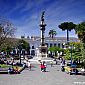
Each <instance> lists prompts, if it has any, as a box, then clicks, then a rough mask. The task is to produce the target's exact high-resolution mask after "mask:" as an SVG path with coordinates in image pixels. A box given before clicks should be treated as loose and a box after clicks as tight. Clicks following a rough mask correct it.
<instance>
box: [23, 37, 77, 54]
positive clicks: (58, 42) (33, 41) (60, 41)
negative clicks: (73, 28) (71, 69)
mask: <svg viewBox="0 0 85 85" xmlns="http://www.w3.org/2000/svg"><path fill="white" fill-rule="evenodd" d="M24 39H25V40H26V41H27V42H28V43H29V44H30V53H31V51H33V50H34V51H35V49H36V48H38V47H39V45H40V43H41V42H40V37H39V36H31V38H24ZM69 42H79V40H78V38H75V37H70V38H69ZM45 43H46V45H47V47H52V46H57V47H60V48H66V47H65V45H64V44H66V43H67V38H66V37H55V38H54V39H52V38H50V37H45Z"/></svg>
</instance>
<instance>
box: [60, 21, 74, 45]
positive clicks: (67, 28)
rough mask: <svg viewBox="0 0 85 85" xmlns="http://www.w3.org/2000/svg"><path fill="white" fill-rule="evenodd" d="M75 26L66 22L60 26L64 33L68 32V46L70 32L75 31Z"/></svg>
mask: <svg viewBox="0 0 85 85" xmlns="http://www.w3.org/2000/svg"><path fill="white" fill-rule="evenodd" d="M75 26H76V25H75V24H74V23H73V22H64V23H61V24H60V25H58V27H59V28H60V29H62V30H63V31H65V30H67V44H69V31H71V30H73V29H75Z"/></svg>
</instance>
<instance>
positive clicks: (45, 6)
mask: <svg viewBox="0 0 85 85" xmlns="http://www.w3.org/2000/svg"><path fill="white" fill-rule="evenodd" d="M42 11H45V23H46V24H47V26H46V30H45V36H48V33H49V30H51V29H54V30H56V32H57V35H56V36H57V37H62V36H63V37H66V31H62V30H61V29H59V28H58V25H60V24H61V23H63V22H73V23H75V24H79V23H80V22H82V21H85V0H0V17H4V18H6V19H7V20H9V21H10V22H12V23H13V25H14V26H15V27H16V28H17V30H16V32H15V37H20V36H23V35H25V36H40V27H39V25H40V17H41V13H42ZM69 36H70V37H77V35H75V32H74V30H72V31H71V32H70V35H69Z"/></svg>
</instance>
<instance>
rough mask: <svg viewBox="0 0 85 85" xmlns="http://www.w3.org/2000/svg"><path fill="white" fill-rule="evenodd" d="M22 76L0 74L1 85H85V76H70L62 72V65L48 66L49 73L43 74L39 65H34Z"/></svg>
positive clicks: (23, 72)
mask: <svg viewBox="0 0 85 85" xmlns="http://www.w3.org/2000/svg"><path fill="white" fill-rule="evenodd" d="M32 65H33V67H32V70H31V71H29V70H28V69H27V68H26V69H25V70H24V71H22V72H21V74H11V75H8V74H3V75H2V74H0V85H85V76H82V75H69V74H66V73H65V72H62V71H61V70H60V65H53V67H51V66H50V65H47V72H41V71H40V66H39V64H32Z"/></svg>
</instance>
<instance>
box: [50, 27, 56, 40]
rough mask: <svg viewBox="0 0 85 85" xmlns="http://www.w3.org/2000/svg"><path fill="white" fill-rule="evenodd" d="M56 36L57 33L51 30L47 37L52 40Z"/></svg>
mask: <svg viewBox="0 0 85 85" xmlns="http://www.w3.org/2000/svg"><path fill="white" fill-rule="evenodd" d="M56 34H57V32H56V31H55V30H54V29H52V30H50V31H49V36H50V37H51V38H52V39H53V38H54V36H56Z"/></svg>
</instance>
